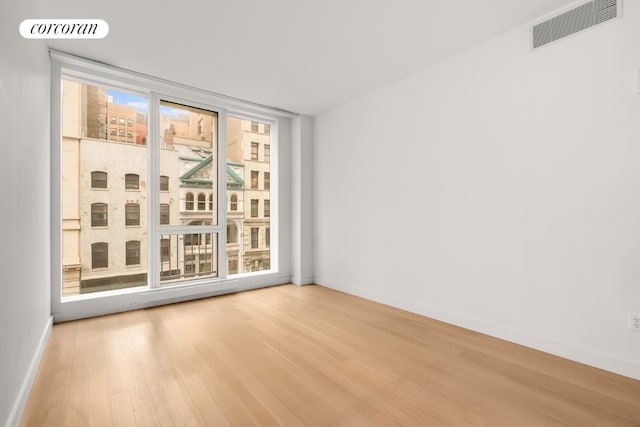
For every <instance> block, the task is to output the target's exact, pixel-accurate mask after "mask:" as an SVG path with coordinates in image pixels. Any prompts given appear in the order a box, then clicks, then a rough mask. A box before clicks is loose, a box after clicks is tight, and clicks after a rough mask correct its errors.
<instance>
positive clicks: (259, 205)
mask: <svg viewBox="0 0 640 427" xmlns="http://www.w3.org/2000/svg"><path fill="white" fill-rule="evenodd" d="M270 139H271V129H270V126H269V124H267V123H260V122H255V121H249V120H242V119H239V118H236V117H227V260H228V273H229V274H239V273H246V272H250V271H261V270H269V269H270V268H271V250H270V244H271V229H270V227H271V222H270V216H271V203H270V200H271V197H270V188H271V141H270Z"/></svg>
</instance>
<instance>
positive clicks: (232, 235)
mask: <svg viewBox="0 0 640 427" xmlns="http://www.w3.org/2000/svg"><path fill="white" fill-rule="evenodd" d="M227 243H238V227H237V226H236V225H235V223H231V224H227Z"/></svg>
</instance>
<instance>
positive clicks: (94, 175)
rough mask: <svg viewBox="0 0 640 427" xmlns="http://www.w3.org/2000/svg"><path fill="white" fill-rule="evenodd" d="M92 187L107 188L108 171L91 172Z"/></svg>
mask: <svg viewBox="0 0 640 427" xmlns="http://www.w3.org/2000/svg"><path fill="white" fill-rule="evenodd" d="M91 188H107V173H106V172H101V171H93V172H91Z"/></svg>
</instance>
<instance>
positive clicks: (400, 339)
mask: <svg viewBox="0 0 640 427" xmlns="http://www.w3.org/2000/svg"><path fill="white" fill-rule="evenodd" d="M239 425H242V426H244V425H246V426H310V427H314V426H349V427H351V426H355V427H357V426H465V427H470V426H492V427H494V426H525V427H526V426H581V427H582V426H640V381H635V380H632V379H630V378H625V377H621V376H618V375H614V374H611V373H609V372H605V371H602V370H598V369H595V368H591V367H588V366H585V365H581V364H578V363H574V362H571V361H568V360H565V359H561V358H558V357H555V356H551V355H549V354H545V353H541V352H538V351H535V350H532V349H529V348H526V347H523V346H519V345H516V344H512V343H508V342H505V341H502V340H499V339H496V338H492V337H488V336H486V335H482V334H478V333H475V332H472V331H469V330H465V329H461V328H457V327H454V326H451V325H447V324H445V323H442V322H438V321H435V320H431V319H427V318H424V317H421V316H419V315H416V314H413V313H408V312H405V311H402V310H397V309H394V308H392V307H388V306H384V305H381V304H377V303H374V302H371V301H367V300H364V299H361V298H357V297H353V296H350V295H346V294H342V293H340V292H336V291H333V290H330V289H326V288H323V287H320V286H305V287H297V286H293V285H285V286H277V287H272V288H266V289H260V290H256V291H250V292H243V293H238V294H232V295H225V296H221V297H215V298H208V299H202V300H198V301H190V302H186V303H181V304H173V305H168V306H163V307H154V308H149V309H142V310H137V311H132V312H127V313H121V314H116V315H110V316H103V317H97V318H92V319H86V320H80V321H74V322H67V323H62V324H57V325H54V327H53V330H52V332H51V336H50V338H49V342H48V343H47V348H46V350H45V353H44V355H43V358H42V362H41V365H40V368H39V370H38V374H37V376H36V379H35V382H34V385H33V388H32V390H31V395H30V397H29V401H28V402H27V406H26V408H25V411H24V414H23V417H22V420H21V426H24V427H31V426H56V427H60V426H81V427H85V426H117V427H120V426H132V427H133V426H135V427H140V426H239Z"/></svg>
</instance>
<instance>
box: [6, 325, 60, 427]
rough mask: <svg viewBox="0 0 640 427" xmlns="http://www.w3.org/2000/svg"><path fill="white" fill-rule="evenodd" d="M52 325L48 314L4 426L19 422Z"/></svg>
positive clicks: (14, 424)
mask: <svg viewBox="0 0 640 427" xmlns="http://www.w3.org/2000/svg"><path fill="white" fill-rule="evenodd" d="M52 326H53V316H49V320H47V323H46V325H45V327H44V331H42V336H41V337H40V341H39V342H38V346H37V347H36V351H35V353H34V355H33V358H32V359H31V363H30V364H29V369H28V370H27V375H26V376H25V378H24V380H23V381H22V386H21V387H20V392H19V393H18V396H17V397H16V401H15V403H14V404H13V408H12V409H11V413H10V414H9V419H8V420H7V424H6V427H18V424H20V418H22V412H23V411H24V407H25V405H26V404H27V399H29V393H30V392H31V386H32V385H33V381H34V380H35V378H36V373H37V372H38V367H39V366H40V361H41V360H42V355H43V354H44V349H45V348H46V346H47V341H48V340H49V335H50V334H51V327H52Z"/></svg>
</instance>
